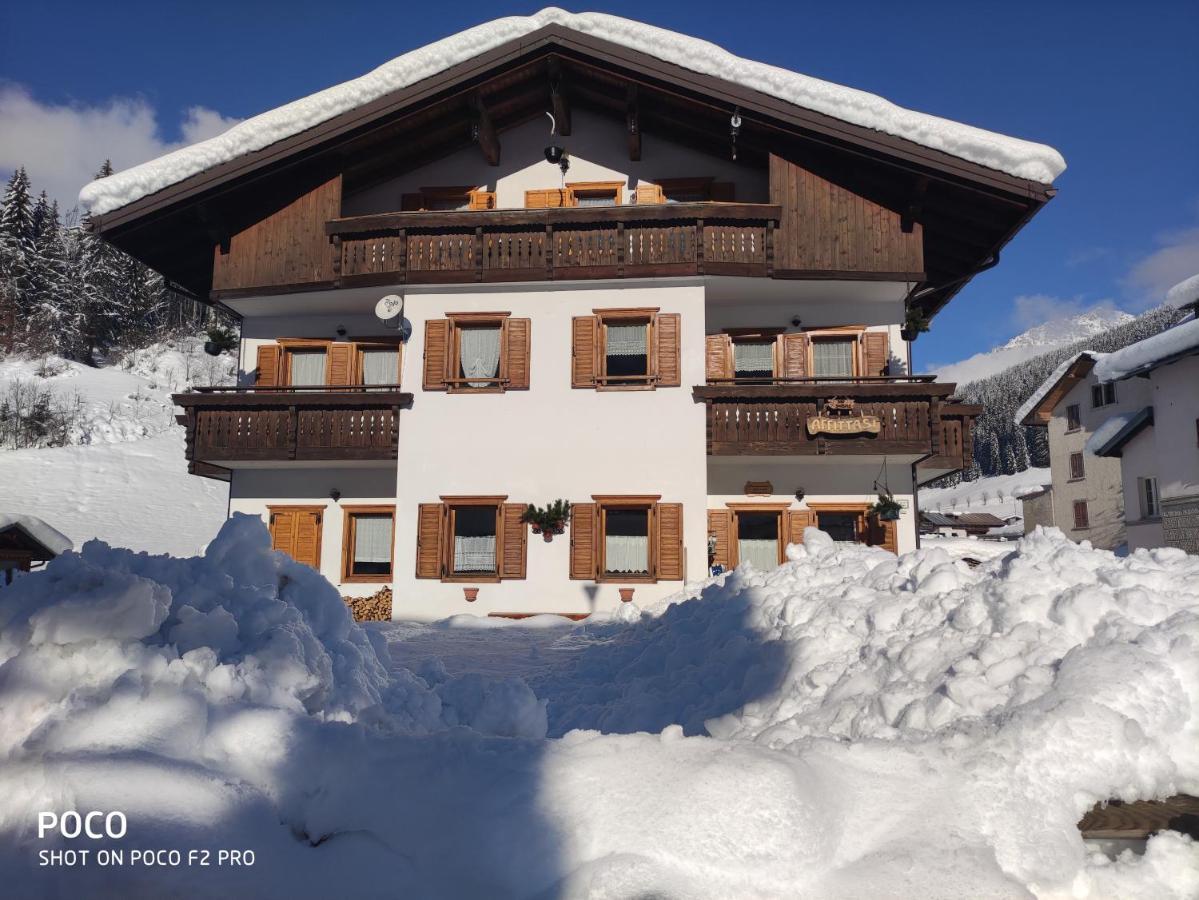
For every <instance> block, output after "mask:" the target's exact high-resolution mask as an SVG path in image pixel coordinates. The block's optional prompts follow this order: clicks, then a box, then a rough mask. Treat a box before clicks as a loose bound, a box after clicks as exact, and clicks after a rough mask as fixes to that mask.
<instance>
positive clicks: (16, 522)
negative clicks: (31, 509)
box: [0, 513, 75, 554]
mask: <svg viewBox="0 0 1199 900" xmlns="http://www.w3.org/2000/svg"><path fill="white" fill-rule="evenodd" d="M12 526H16V527H17V528H20V529H21V530H22V531H24V532H25V533H26V534H27V535H29V536H30V537H31V538H33V539H34V540H35V541H37V542H38V543H39V544H41V545H42V546H44V547H45V548H46V549H47V550H49V551H50V552H52V553H54V554H60V553H66V552H67V551H68V550H73V549H74V548H75V544H74V543H72V541H71V539H70V538H69V537H67V536H66V535H65V534H63V533H62V532H61V531H59V530H58V529H57V528H54V527H53V526H51V525H49V524H48V523H47V522H45V521H44V520H42V519H39V518H38V517H37V516H28V515H23V514H19V513H0V531H3V530H4V529H6V528H9V527H12Z"/></svg>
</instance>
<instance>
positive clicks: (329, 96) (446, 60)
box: [79, 7, 1066, 215]
mask: <svg viewBox="0 0 1199 900" xmlns="http://www.w3.org/2000/svg"><path fill="white" fill-rule="evenodd" d="M548 25H557V26H560V27H562V28H568V29H570V30H572V31H576V32H579V33H580V34H583V35H589V36H592V37H595V38H599V39H602V40H605V41H609V42H611V43H614V44H618V45H620V46H622V47H625V48H628V49H630V50H634V51H637V52H640V53H644V54H646V55H648V56H653V57H655V58H657V59H660V60H662V61H663V62H667V63H671V64H674V65H677V66H681V67H683V68H686V69H689V70H691V71H693V72H698V73H701V74H704V75H709V76H712V77H715V78H719V79H721V80H723V81H727V82H731V83H734V84H737V85H739V86H741V87H745V88H748V89H751V90H755V91H759V92H761V93H763V94H768V95H770V96H772V97H776V98H778V99H780V100H784V101H786V102H788V103H792V104H794V105H796V106H799V107H802V108H804V109H809V110H812V111H814V112H819V113H823V114H824V115H828V116H831V117H833V118H836V119H840V120H841V121H844V122H849V123H852V124H854V125H859V126H862V127H865V128H870V129H872V130H875V131H880V132H883V133H885V134H889V135H892V136H894V137H899V138H903V139H905V140H909V141H911V142H913V143H915V144H919V145H921V146H923V147H928V148H930V149H934V150H939V151H942V152H944V153H948V154H950V155H952V156H956V157H958V158H960V159H964V160H968V161H969V162H973V163H977V164H979V165H982V166H986V167H988V168H991V169H996V170H998V171H1000V172H1006V173H1007V174H1009V175H1013V176H1016V177H1019V178H1026V179H1029V180H1031V181H1036V182H1039V183H1042V184H1050V183H1052V182H1053V180H1054V179H1055V178H1056V177H1057V176H1058V175H1060V174H1061V173H1062V172H1063V171H1064V170H1065V168H1066V162H1065V160H1064V159H1063V158H1062V155H1061V154H1060V153H1058V151H1057V150H1055V149H1053V148H1052V147H1049V146H1046V145H1045V144H1038V143H1034V142H1032V141H1026V140H1021V139H1019V138H1014V137H1008V136H1006V135H1002V134H997V133H995V132H992V131H985V130H983V129H981V128H976V127H974V126H972V125H965V124H962V123H960V122H953V121H951V120H949V119H943V118H941V117H939V116H933V115H928V114H926V113H920V112H915V111H914V110H910V109H904V108H903V107H900V106H896V105H895V104H894V103H891V102H890V101H888V100H884V99H883V98H882V97H879V96H877V95H875V94H870V93H867V92H866V91H860V90H856V89H854V88H849V87H844V86H842V85H838V84H833V83H831V82H828V81H822V80H821V79H819V78H813V77H811V76H808V75H801V74H799V73H797V72H791V71H788V70H787V69H782V68H779V67H777V66H771V65H767V64H765V63H759V62H754V61H752V60H747V59H742V58H741V57H738V56H734V55H733V54H731V53H729V52H728V51H726V50H722V49H721V48H720V47H717V46H716V45H715V44H711V43H708V42H707V41H702V40H699V39H698V38H693V37H688V36H687V35H683V34H678V33H677V32H673V31H668V30H666V29H664V28H658V27H655V26H652V25H645V24H643V23H641V22H634V21H631V20H629V19H623V18H620V17H618V16H610V15H606V14H603V13H569V12H566V11H565V10H561V9H557V8H554V7H550V8H548V9H543V10H542V11H541V12H539V13H536V14H535V15H532V16H509V17H506V18H502V19H496V20H494V21H492V22H487V23H485V24H483V25H477V26H475V27H474V28H468V29H467V30H465V31H462V32H459V33H458V34H455V35H451V36H450V37H447V38H443V39H442V40H440V41H436V42H434V43H432V44H429V45H427V46H424V47H421V48H419V49H416V50H413V51H411V52H409V53H405V54H404V55H403V56H399V57H396V58H395V59H393V60H391V61H390V62H387V63H384V64H383V65H381V66H379V67H378V68H377V69H375V70H374V71H372V72H368V73H367V74H366V75H363V76H361V77H360V78H355V79H352V80H350V81H346V82H344V83H342V84H339V85H336V86H334V87H331V88H327V89H325V90H323V91H319V92H318V93H315V94H312V95H311V96H308V97H304V98H302V99H300V100H295V101H293V102H291V103H288V104H286V105H284V106H280V107H278V108H277V109H273V110H270V111H269V112H265V113H262V114H261V115H257V116H254V117H253V118H251V119H247V120H245V121H244V122H241V123H239V124H237V125H234V126H233V127H232V128H230V129H229V130H228V131H226V132H225V133H224V134H220V135H218V136H216V137H214V138H211V139H209V140H207V141H202V142H200V143H198V144H193V145H191V146H190V147H184V148H183V149H181V150H176V151H175V152H173V153H169V154H167V155H165V156H161V157H159V158H158V159H154V160H150V161H149V162H145V163H142V164H141V165H138V166H134V167H133V168H130V169H126V170H125V171H123V172H118V173H117V174H115V175H111V176H109V177H108V178H102V179H99V180H97V181H92V182H90V183H89V184H87V185H86V186H84V188H83V189H82V190H81V191H80V192H79V199H80V202H81V203H82V204H83V205H84V206H86V207H87V208H88V209H90V210H91V211H92V212H93V213H94V214H97V215H102V214H104V213H108V212H111V211H113V210H115V209H119V208H121V207H123V206H126V205H128V204H130V203H133V202H134V201H136V200H140V199H141V198H143V197H146V196H148V195H150V194H153V193H155V192H157V191H160V190H162V189H163V188H166V187H169V186H170V185H173V184H177V183H178V182H180V181H183V180H184V179H186V178H189V177H191V176H192V175H196V174H198V173H200V172H203V171H206V170H208V169H210V168H212V167H214V166H217V165H220V164H222V163H226V162H229V161H231V160H234V159H237V158H239V157H243V156H246V155H247V154H250V153H253V152H255V151H259V150H262V149H264V148H265V147H268V146H269V145H271V144H273V143H275V142H277V141H280V140H283V139H285V138H289V137H292V136H293V135H296V134H299V133H300V132H303V131H305V130H307V129H309V128H312V127H314V126H316V125H319V124H321V123H322V122H326V121H328V120H330V119H332V118H334V117H335V116H338V115H341V114H343V113H346V112H349V111H351V110H354V109H358V108H360V107H362V106H364V105H366V104H367V103H370V102H371V101H373V100H376V99H378V98H379V97H382V96H385V95H387V94H390V93H392V92H393V91H397V90H400V89H402V88H406V87H408V86H409V85H412V84H415V83H416V82H418V81H421V80H423V79H426V78H430V77H432V76H434V75H437V74H438V73H440V72H443V71H445V70H447V69H449V68H451V67H453V66H455V65H458V64H459V63H462V62H464V61H466V60H469V59H472V58H474V57H477V56H479V55H480V54H483V53H486V52H487V51H489V50H492V49H494V48H496V47H499V46H501V45H503V44H506V43H508V42H511V41H514V40H518V39H520V38H523V37H525V36H527V35H529V34H531V33H533V32H535V31H537V30H539V29H541V28H544V27H546V26H548Z"/></svg>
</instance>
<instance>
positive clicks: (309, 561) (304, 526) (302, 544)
mask: <svg viewBox="0 0 1199 900" xmlns="http://www.w3.org/2000/svg"><path fill="white" fill-rule="evenodd" d="M291 555H292V559H294V560H295V561H296V562H298V563H303V564H304V565H306V566H312V568H314V569H319V568H320V566H321V514H320V513H319V512H316V511H314V510H301V511H299V512H297V514H296V536H295V542H294V544H293V549H292V554H291Z"/></svg>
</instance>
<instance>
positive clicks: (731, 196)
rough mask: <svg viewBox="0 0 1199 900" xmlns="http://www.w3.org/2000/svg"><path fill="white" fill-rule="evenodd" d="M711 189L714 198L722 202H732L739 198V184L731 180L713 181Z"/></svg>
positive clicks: (711, 195)
mask: <svg viewBox="0 0 1199 900" xmlns="http://www.w3.org/2000/svg"><path fill="white" fill-rule="evenodd" d="M709 191H710V193H709V196H710V197H711V198H712V200H714V201H717V202H720V203H732V202H733V200H735V199H736V198H737V185H735V184H733V182H731V181H713V182H712V187H711V188H710V189H709Z"/></svg>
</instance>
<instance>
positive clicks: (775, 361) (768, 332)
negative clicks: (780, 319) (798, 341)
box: [723, 328, 786, 384]
mask: <svg viewBox="0 0 1199 900" xmlns="http://www.w3.org/2000/svg"><path fill="white" fill-rule="evenodd" d="M784 331H786V329H785V328H725V329H724V330H723V333H724V334H727V335H728V336H729V343H730V344H731V345H732V351H733V358H732V367H733V378H734V379H737V378H740V377H741V376H739V375H738V374H737V344H739V343H740V344H769V345H770V346H771V370H770V376H769V377H770V379H771V380H772V381H773V380H774V379H775V378H778V377H779V369H780V361H779V356H780V354H779V335H780V334H782V333H783V332H784ZM745 377H746V379H751V380H748V381H740V382H736V383H739V384H754V383H756V382H758V381H765V380H766V376H762V375H747V376H745Z"/></svg>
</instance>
